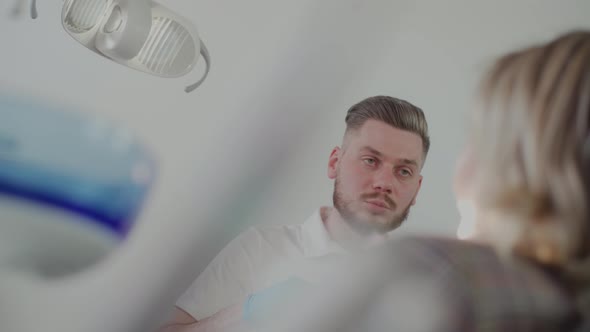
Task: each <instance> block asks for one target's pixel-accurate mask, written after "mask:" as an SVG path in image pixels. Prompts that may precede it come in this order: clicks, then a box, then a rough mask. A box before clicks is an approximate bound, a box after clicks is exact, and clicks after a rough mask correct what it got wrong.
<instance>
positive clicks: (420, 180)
mask: <svg viewBox="0 0 590 332" xmlns="http://www.w3.org/2000/svg"><path fill="white" fill-rule="evenodd" d="M422 179H423V176H422V175H420V179H419V180H418V188H416V193H415V194H414V198H413V199H412V205H415V204H416V197H418V193H419V192H420V187H422Z"/></svg>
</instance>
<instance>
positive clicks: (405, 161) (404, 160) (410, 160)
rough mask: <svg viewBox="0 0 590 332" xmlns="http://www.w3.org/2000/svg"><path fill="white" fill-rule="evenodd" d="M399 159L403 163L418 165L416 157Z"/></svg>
mask: <svg viewBox="0 0 590 332" xmlns="http://www.w3.org/2000/svg"><path fill="white" fill-rule="evenodd" d="M399 161H401V163H402V164H405V165H413V166H416V167H418V162H417V161H415V160H414V159H400V160H399Z"/></svg>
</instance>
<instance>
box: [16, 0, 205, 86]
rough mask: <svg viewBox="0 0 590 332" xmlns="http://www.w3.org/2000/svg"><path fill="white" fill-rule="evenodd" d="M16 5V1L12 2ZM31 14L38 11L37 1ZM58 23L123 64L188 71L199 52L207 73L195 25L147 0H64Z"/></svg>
mask: <svg viewBox="0 0 590 332" xmlns="http://www.w3.org/2000/svg"><path fill="white" fill-rule="evenodd" d="M15 8H16V7H15ZM30 10H31V17H32V18H36V17H37V8H36V1H35V0H32V2H31V9H30ZM62 25H63V27H64V29H65V30H66V31H67V32H68V34H69V35H70V36H72V38H74V39H75V40H77V41H78V42H79V43H80V44H82V45H84V46H86V47H87V48H88V49H90V50H92V51H94V52H95V53H97V54H99V55H101V56H104V57H106V58H108V59H110V60H112V61H114V62H117V63H119V64H121V65H123V66H126V67H129V68H133V69H136V70H139V71H142V72H145V73H148V74H152V75H156V76H160V77H170V78H175V77H180V76H184V75H186V74H188V73H189V72H191V71H192V70H193V69H194V67H195V65H196V64H197V60H198V59H199V56H202V57H203V59H204V60H205V72H204V74H203V76H202V77H201V78H200V79H199V80H198V81H197V82H195V83H194V84H191V85H189V86H187V87H186V88H185V91H186V92H191V91H193V90H195V89H196V88H197V87H199V86H200V85H201V83H203V81H204V80H205V78H206V77H207V75H208V73H209V68H210V56H209V52H208V50H207V47H206V46H205V44H204V43H203V42H202V41H201V40H200V38H199V36H198V34H197V31H196V28H195V27H194V26H193V25H192V24H191V22H190V21H188V20H187V19H186V18H184V17H182V16H180V15H178V14H176V13H175V12H173V11H171V10H170V9H168V8H166V7H164V6H162V5H160V4H158V3H156V2H153V1H150V0H65V1H64V5H63V9H62Z"/></svg>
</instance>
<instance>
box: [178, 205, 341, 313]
mask: <svg viewBox="0 0 590 332" xmlns="http://www.w3.org/2000/svg"><path fill="white" fill-rule="evenodd" d="M343 251H344V250H343V249H342V247H340V246H339V245H338V244H337V243H336V242H334V241H333V240H331V239H330V236H329V234H328V232H327V230H326V228H325V226H324V223H323V222H322V219H321V217H320V210H317V211H316V212H315V213H314V214H313V215H312V216H311V217H309V219H308V220H307V221H306V222H305V223H303V224H300V225H288V226H266V227H252V228H250V229H248V230H247V231H245V232H244V233H242V234H240V235H239V236H238V237H236V238H235V239H234V240H232V241H231V242H230V243H229V244H228V245H227V246H226V247H225V248H223V250H221V252H219V254H217V256H216V257H215V258H214V259H213V261H211V263H210V264H209V265H208V266H207V268H206V269H205V270H204V271H203V273H201V275H199V277H198V278H197V279H196V280H195V281H194V282H193V284H192V285H191V286H190V288H189V289H188V290H187V291H186V292H185V293H184V294H183V295H182V296H181V297H180V298H179V300H178V301H177V303H176V305H177V306H178V307H179V308H181V309H183V310H184V311H186V312H188V313H189V314H191V315H192V316H193V317H194V318H195V319H197V320H201V319H204V318H207V317H209V316H211V315H213V314H215V313H216V312H217V311H219V310H221V309H223V308H226V307H228V306H230V305H232V304H236V303H242V302H243V301H244V300H245V299H246V297H247V296H248V295H250V294H252V293H254V292H256V291H259V290H262V289H265V288H268V287H270V286H272V285H274V284H276V283H278V282H281V281H284V280H287V279H289V278H290V277H299V278H301V279H303V280H307V281H313V280H314V279H315V277H317V276H314V273H318V272H317V271H318V270H317V269H315V268H313V267H314V266H319V265H321V263H322V259H321V258H323V257H326V256H329V255H331V254H338V253H342V252H343Z"/></svg>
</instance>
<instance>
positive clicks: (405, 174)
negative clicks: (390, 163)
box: [399, 168, 412, 178]
mask: <svg viewBox="0 0 590 332" xmlns="http://www.w3.org/2000/svg"><path fill="white" fill-rule="evenodd" d="M399 174H400V175H401V176H403V177H405V178H408V177H410V176H412V172H411V171H410V170H408V169H405V168H402V169H401V170H400V171H399Z"/></svg>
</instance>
